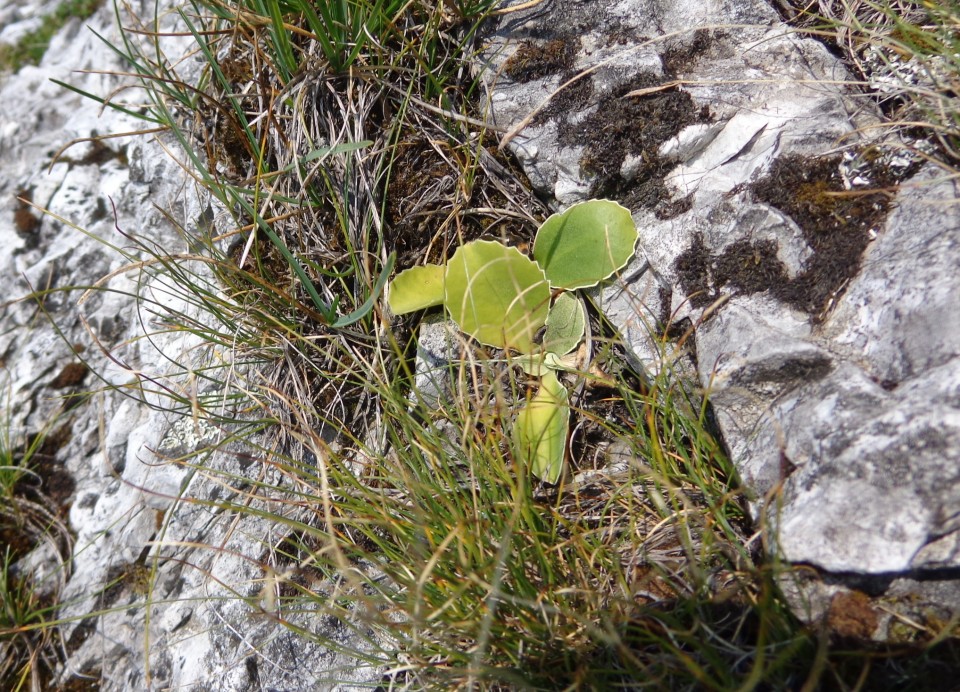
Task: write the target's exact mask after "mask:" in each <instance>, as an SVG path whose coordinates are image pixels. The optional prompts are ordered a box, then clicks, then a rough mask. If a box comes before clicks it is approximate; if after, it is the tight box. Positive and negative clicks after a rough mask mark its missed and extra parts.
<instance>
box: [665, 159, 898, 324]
mask: <svg viewBox="0 0 960 692" xmlns="http://www.w3.org/2000/svg"><path fill="white" fill-rule="evenodd" d="M840 160H841V159H840V157H839V156H830V157H821V158H805V157H802V156H796V155H787V156H782V157H780V158H779V159H777V160H776V161H774V163H773V165H772V166H771V167H770V172H769V173H768V175H767V176H766V177H764V178H763V179H761V180H759V181H757V182H756V183H754V184H753V185H751V186H750V188H749V190H750V192H751V193H752V195H753V198H754V199H755V200H756V201H759V202H763V203H766V204H769V205H770V206H772V207H775V208H776V209H778V210H779V211H781V212H783V213H784V214H786V215H787V216H789V217H790V218H792V219H793V220H794V221H795V222H796V224H797V225H798V226H799V227H800V229H801V232H802V233H803V239H804V241H805V242H806V244H807V246H808V247H809V248H810V250H811V254H810V256H809V257H808V258H807V260H806V261H805V262H804V264H803V266H802V268H801V270H800V272H798V273H797V275H796V276H794V277H792V278H790V277H789V275H788V274H787V270H786V267H785V266H784V265H783V263H782V262H781V261H780V259H779V258H778V256H777V252H778V250H779V248H778V247H777V244H776V243H775V242H774V241H773V240H762V241H749V240H738V241H736V242H734V243H731V244H730V245H728V246H727V247H726V249H724V251H723V252H722V253H719V254H716V253H713V252H712V251H711V250H710V249H709V248H707V247H706V245H705V244H704V240H703V236H702V235H699V234H698V235H696V236H694V238H693V240H692V241H691V243H690V247H689V248H687V250H686V251H684V252H683V253H682V254H681V255H680V256H679V257H678V258H677V260H676V261H675V263H674V269H675V271H676V272H677V275H678V278H679V281H680V285H681V287H682V288H683V290H684V291H685V292H686V294H687V296H689V298H690V301H691V303H692V304H693V305H694V306H695V307H704V306H706V305H708V304H710V303H711V302H713V301H714V300H716V299H717V298H719V297H720V294H721V292H722V291H723V290H724V289H728V290H731V291H733V292H735V293H739V294H751V293H761V292H763V291H769V292H770V294H771V295H772V296H774V297H775V298H776V299H777V300H780V301H781V302H783V303H786V304H788V305H790V306H792V307H794V308H796V309H798V310H801V311H803V312H806V313H808V314H810V315H811V316H812V317H813V318H814V319H815V320H820V319H822V318H823V317H824V316H825V315H826V313H827V311H829V309H830V307H832V305H833V303H834V302H835V301H836V299H837V297H838V296H839V295H841V294H842V292H843V290H844V289H845V288H846V285H847V283H849V281H850V279H852V278H853V277H854V276H856V275H857V273H858V272H859V271H860V266H861V263H862V259H863V252H864V250H865V249H866V247H867V245H868V244H869V242H870V239H871V238H872V237H873V234H874V233H875V232H876V231H877V230H878V229H879V227H880V226H881V225H882V224H883V222H884V220H885V219H886V216H887V214H888V213H889V211H890V200H891V189H892V187H893V186H895V185H896V183H897V182H898V178H897V177H896V176H894V174H893V173H891V172H890V171H889V170H887V169H886V168H884V167H883V166H879V165H878V166H876V167H875V168H874V170H872V171H871V178H872V180H874V181H875V184H876V187H875V188H873V189H868V190H846V189H844V185H843V179H842V178H841V176H840V172H839V165H840ZM902 174H903V173H902V172H901V173H900V174H899V175H902Z"/></svg>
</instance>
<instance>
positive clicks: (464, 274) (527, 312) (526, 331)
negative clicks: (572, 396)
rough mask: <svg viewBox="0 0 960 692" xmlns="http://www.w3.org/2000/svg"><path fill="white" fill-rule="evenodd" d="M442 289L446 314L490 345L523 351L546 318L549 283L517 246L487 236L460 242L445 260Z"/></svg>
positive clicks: (478, 339) (531, 347)
mask: <svg viewBox="0 0 960 692" xmlns="http://www.w3.org/2000/svg"><path fill="white" fill-rule="evenodd" d="M444 290H445V300H444V303H445V304H446V306H447V310H448V311H449V313H450V317H452V318H453V320H454V321H455V322H456V323H457V325H458V326H459V327H460V329H462V330H463V331H464V332H466V333H467V334H469V335H470V336H472V337H473V338H475V339H476V340H477V341H480V342H482V343H484V344H488V345H490V346H496V347H499V348H504V347H510V348H515V349H516V350H518V351H520V352H521V353H529V352H531V351H532V350H533V349H534V348H536V345H535V344H534V342H533V338H534V336H535V335H536V333H537V331H538V330H539V329H540V327H542V326H543V325H544V323H545V322H546V319H547V310H548V307H549V305H550V285H549V284H548V283H547V280H546V278H545V277H544V275H543V270H542V269H541V268H540V267H539V265H537V263H536V262H534V261H532V260H531V259H530V258H529V257H525V256H524V255H523V254H521V253H520V251H519V250H517V248H514V247H507V246H506V245H503V244H502V243H497V242H492V241H489V240H475V241H473V242H470V243H467V244H466V245H462V246H460V247H459V248H458V249H457V251H456V252H455V253H454V254H453V257H451V258H450V261H449V262H447V271H446V274H445V276H444Z"/></svg>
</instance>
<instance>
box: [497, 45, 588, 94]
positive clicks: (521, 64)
mask: <svg viewBox="0 0 960 692" xmlns="http://www.w3.org/2000/svg"><path fill="white" fill-rule="evenodd" d="M579 44H580V42H579V41H578V40H577V39H576V38H574V37H573V36H565V37H561V38H555V39H552V40H550V41H547V42H545V43H538V42H535V41H529V40H528V41H523V42H522V43H521V44H520V47H519V48H517V50H516V52H515V53H514V54H513V55H511V56H510V57H509V58H508V59H507V61H506V62H505V63H504V64H503V72H504V74H506V75H507V76H508V77H510V79H512V80H513V81H515V82H520V83H524V82H532V81H533V80H535V79H543V78H544V77H547V76H549V75H552V74H556V73H557V72H563V71H566V70H569V69H570V68H571V67H573V62H574V59H575V58H576V52H577V48H578V47H579Z"/></svg>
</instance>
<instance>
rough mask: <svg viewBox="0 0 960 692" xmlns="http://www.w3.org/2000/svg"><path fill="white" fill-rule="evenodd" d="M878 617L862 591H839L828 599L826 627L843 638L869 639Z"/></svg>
mask: <svg viewBox="0 0 960 692" xmlns="http://www.w3.org/2000/svg"><path fill="white" fill-rule="evenodd" d="M879 622H880V619H879V617H878V616H877V612H876V611H875V610H874V609H873V605H872V604H871V601H870V597H869V596H868V595H867V594H865V593H863V592H862V591H841V592H840V593H838V594H836V595H835V596H834V597H833V599H831V601H830V608H829V610H828V611H827V627H828V628H829V629H830V631H831V632H832V633H833V634H834V635H836V636H838V637H842V638H844V639H855V640H860V641H869V640H870V638H871V635H872V634H873V633H874V631H875V630H876V629H877V625H878V624H879Z"/></svg>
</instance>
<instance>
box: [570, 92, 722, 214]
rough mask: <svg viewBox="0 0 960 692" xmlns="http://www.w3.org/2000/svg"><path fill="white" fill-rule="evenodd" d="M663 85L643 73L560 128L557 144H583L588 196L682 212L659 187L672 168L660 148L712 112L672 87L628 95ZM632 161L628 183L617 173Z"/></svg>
mask: <svg viewBox="0 0 960 692" xmlns="http://www.w3.org/2000/svg"><path fill="white" fill-rule="evenodd" d="M662 83H663V79H662V78H661V77H660V76H658V75H655V74H652V73H643V74H640V75H638V76H636V77H634V78H633V79H632V80H630V81H628V82H626V83H625V84H622V85H621V86H620V87H618V88H617V89H615V90H613V91H612V92H611V93H610V94H608V95H605V96H604V97H602V98H601V99H600V101H599V103H598V104H597V108H596V110H595V111H593V112H592V113H590V114H589V115H587V116H586V117H585V118H583V120H581V121H580V122H578V123H576V124H571V123H569V122H567V123H562V124H561V127H560V143H561V144H564V145H568V146H573V145H585V146H586V149H585V152H584V154H583V156H582V157H581V159H580V167H581V169H582V170H583V172H584V173H587V174H589V175H592V176H593V184H592V186H591V188H590V196H591V197H606V198H611V199H619V200H621V203H622V204H623V205H624V206H626V207H628V208H629V209H634V210H635V209H654V210H659V211H660V213H661V214H664V215H667V216H669V215H670V214H671V213H675V212H677V210H678V209H679V210H682V208H683V207H682V204H681V205H680V206H679V207H676V208H674V207H671V206H670V205H671V204H676V203H675V202H673V201H672V200H671V197H670V193H669V191H668V190H667V188H666V186H665V185H664V183H663V178H664V176H665V175H666V174H667V173H668V172H669V171H670V169H672V168H673V167H674V166H675V165H676V161H675V160H673V159H671V158H661V156H660V154H659V150H660V147H661V145H662V144H663V143H664V142H666V141H667V140H669V139H670V138H671V137H674V136H675V135H676V134H677V133H679V132H680V130H682V129H683V128H685V127H687V126H688V125H692V124H694V123H701V122H709V121H710V120H711V116H710V110H709V108H707V107H706V106H704V107H699V108H698V107H697V106H696V105H695V104H694V102H693V99H692V98H691V97H690V94H688V93H687V92H685V91H681V90H679V89H676V88H671V89H664V90H662V91H653V92H649V93H646V94H644V95H641V96H628V95H627V94H629V93H630V92H633V91H638V90H646V89H651V88H653V87H658V86H660V85H661V84H662ZM628 156H629V157H631V158H632V159H634V161H633V162H632V165H631V168H632V169H633V170H632V171H631V172H630V174H629V177H628V178H625V177H624V175H623V174H622V173H621V170H622V169H623V165H624V162H625V161H626V160H627V157H628Z"/></svg>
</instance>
